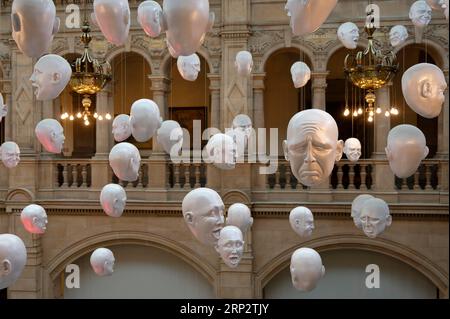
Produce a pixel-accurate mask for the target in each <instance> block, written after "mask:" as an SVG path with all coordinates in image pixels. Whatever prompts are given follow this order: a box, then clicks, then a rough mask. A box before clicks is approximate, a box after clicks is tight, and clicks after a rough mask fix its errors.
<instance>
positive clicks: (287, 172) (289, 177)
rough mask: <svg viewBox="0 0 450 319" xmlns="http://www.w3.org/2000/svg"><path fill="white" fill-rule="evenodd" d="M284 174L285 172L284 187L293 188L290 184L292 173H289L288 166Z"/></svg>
mask: <svg viewBox="0 0 450 319" xmlns="http://www.w3.org/2000/svg"><path fill="white" fill-rule="evenodd" d="M285 174H286V186H285V188H286V189H293V187H292V184H291V176H292V173H291V168H290V166H286V171H285Z"/></svg>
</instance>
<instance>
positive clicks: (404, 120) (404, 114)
mask: <svg viewBox="0 0 450 319" xmlns="http://www.w3.org/2000/svg"><path fill="white" fill-rule="evenodd" d="M402 50H403V73H402V74H405V51H406V50H405V48H403V49H402ZM402 112H403V124H406V106H405V97H404V96H402Z"/></svg>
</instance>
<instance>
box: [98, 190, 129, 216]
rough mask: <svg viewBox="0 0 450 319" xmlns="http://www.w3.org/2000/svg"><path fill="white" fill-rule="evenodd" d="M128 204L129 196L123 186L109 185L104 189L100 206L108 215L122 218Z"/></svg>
mask: <svg viewBox="0 0 450 319" xmlns="http://www.w3.org/2000/svg"><path fill="white" fill-rule="evenodd" d="M126 202H127V194H126V192H125V190H124V189H123V187H122V186H120V185H118V184H108V185H105V186H104V187H103V188H102V191H101V193H100V204H101V205H102V208H103V211H104V212H105V213H106V215H108V216H111V217H120V216H122V214H123V210H124V209H125V205H126Z"/></svg>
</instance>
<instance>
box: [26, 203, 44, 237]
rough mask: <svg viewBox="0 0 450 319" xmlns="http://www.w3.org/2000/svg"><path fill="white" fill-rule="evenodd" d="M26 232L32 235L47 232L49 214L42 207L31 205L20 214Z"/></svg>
mask: <svg viewBox="0 0 450 319" xmlns="http://www.w3.org/2000/svg"><path fill="white" fill-rule="evenodd" d="M20 220H21V221H22V224H23V227H24V228H25V230H26V231H27V232H29V233H31V234H43V233H45V231H46V230H47V223H48V219H47V213H46V212H45V209H44V208H43V207H42V206H40V205H35V204H31V205H28V206H27V207H25V208H24V209H23V210H22V213H21V214H20Z"/></svg>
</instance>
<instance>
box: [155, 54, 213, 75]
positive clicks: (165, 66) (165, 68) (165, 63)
mask: <svg viewBox="0 0 450 319" xmlns="http://www.w3.org/2000/svg"><path fill="white" fill-rule="evenodd" d="M195 53H197V54H198V55H200V56H201V57H202V58H203V59H205V62H206V63H207V64H208V68H209V73H214V70H215V69H214V66H213V63H212V61H211V57H210V56H209V53H208V51H207V49H206V48H204V47H203V46H201V47H200V48H198V50H197V52H195ZM171 60H172V56H171V55H170V53H169V51H168V50H166V54H165V55H164V56H163V58H162V59H161V67H160V73H161V74H163V75H165V76H167V77H168V78H169V77H170V74H169V73H170V67H169V66H170V61H171Z"/></svg>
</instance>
